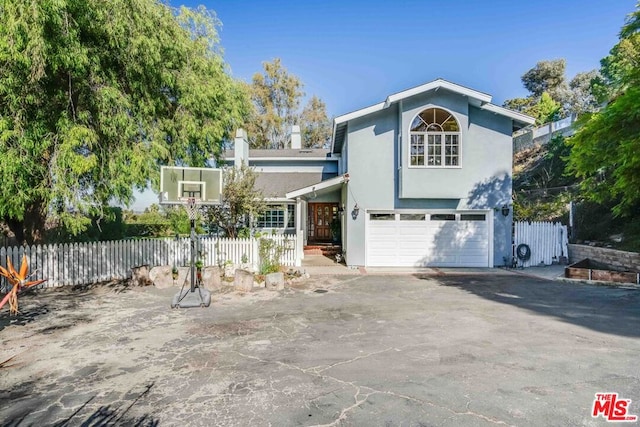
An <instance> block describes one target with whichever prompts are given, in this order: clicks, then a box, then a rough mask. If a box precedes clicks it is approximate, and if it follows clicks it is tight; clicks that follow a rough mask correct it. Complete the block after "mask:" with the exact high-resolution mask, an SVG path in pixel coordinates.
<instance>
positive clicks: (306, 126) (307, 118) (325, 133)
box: [300, 95, 331, 148]
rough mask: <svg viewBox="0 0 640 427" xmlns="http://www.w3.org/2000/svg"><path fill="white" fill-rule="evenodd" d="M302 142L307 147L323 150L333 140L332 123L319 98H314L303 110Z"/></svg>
mask: <svg viewBox="0 0 640 427" xmlns="http://www.w3.org/2000/svg"><path fill="white" fill-rule="evenodd" d="M300 119H301V120H300V122H301V123H302V140H303V141H304V146H305V147H315V148H322V147H323V146H324V145H325V144H326V143H327V142H328V141H329V140H330V139H331V123H330V122H329V119H328V118H327V107H326V105H325V103H324V102H322V100H321V99H320V98H318V97H317V96H315V95H314V96H313V97H312V98H311V99H310V100H309V102H308V103H307V105H306V106H305V107H304V109H303V110H302V115H301V117H300Z"/></svg>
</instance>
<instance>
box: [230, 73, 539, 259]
mask: <svg viewBox="0 0 640 427" xmlns="http://www.w3.org/2000/svg"><path fill="white" fill-rule="evenodd" d="M533 123H534V119H533V118H532V117H529V116H526V115H524V114H521V113H518V112H515V111H511V110H508V109H505V108H502V107H499V106H497V105H494V104H492V103H491V96H490V95H488V94H485V93H482V92H479V91H476V90H473V89H470V88H467V87H464V86H460V85H457V84H455V83H451V82H448V81H446V80H442V79H437V80H434V81H432V82H429V83H426V84H423V85H421V86H418V87H414V88H412V89H408V90H405V91H402V92H399V93H396V94H392V95H389V96H388V97H387V98H386V99H385V100H384V101H382V102H380V103H378V104H375V105H372V106H369V107H366V108H363V109H360V110H357V111H354V112H351V113H348V114H345V115H342V116H339V117H336V118H335V119H334V123H333V135H332V140H331V148H330V149H329V150H304V149H302V148H301V144H300V140H299V132H298V134H296V132H294V133H293V134H292V146H291V148H290V149H288V150H277V151H274V150H248V145H247V144H246V136H245V135H244V134H242V133H240V134H239V135H238V137H237V138H236V147H235V151H234V152H233V153H228V155H227V161H231V158H233V160H234V162H235V163H236V164H239V163H241V162H245V163H248V164H249V165H250V166H254V167H255V168H256V169H257V170H258V171H259V172H260V173H261V178H260V185H261V186H262V188H263V190H264V191H265V194H267V195H268V196H269V195H270V197H271V201H272V202H273V203H274V204H273V209H272V210H271V211H270V212H269V213H268V214H267V215H266V216H265V218H264V219H263V220H262V223H261V224H259V226H262V227H265V228H270V227H273V228H277V229H279V230H281V231H282V232H290V233H294V232H295V233H300V234H301V235H302V238H303V240H304V242H305V244H309V243H319V242H329V241H331V239H332V233H331V229H332V223H334V224H335V225H339V229H340V230H341V233H340V243H341V245H342V251H343V253H344V257H345V260H346V262H347V264H348V265H350V266H442V267H492V266H499V265H504V264H505V263H506V262H507V260H510V259H511V256H512V236H511V234H512V233H511V229H512V208H511V177H512V134H513V132H514V131H515V130H518V129H520V128H522V127H524V126H527V125H530V124H533ZM335 221H337V222H335ZM336 228H338V227H336Z"/></svg>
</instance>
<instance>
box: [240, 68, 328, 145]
mask: <svg viewBox="0 0 640 427" xmlns="http://www.w3.org/2000/svg"><path fill="white" fill-rule="evenodd" d="M262 65H263V68H264V73H263V74H261V73H256V74H254V76H253V81H252V84H251V85H250V86H249V92H250V93H251V100H252V101H253V107H254V108H253V112H252V114H251V116H250V118H249V120H248V122H247V124H246V128H247V132H248V135H249V143H250V144H251V146H252V147H253V148H275V149H278V148H285V147H287V145H288V142H289V137H290V133H291V126H293V125H300V127H301V130H302V134H303V139H304V146H305V147H311V146H322V145H323V144H324V143H325V141H326V140H327V139H328V138H330V137H331V122H330V121H329V119H328V117H327V111H326V106H325V104H324V102H322V100H321V99H320V98H318V97H317V96H315V95H314V96H313V97H312V98H311V99H310V100H309V102H308V103H307V105H306V106H305V107H304V109H303V111H302V113H300V103H301V99H302V97H303V96H304V92H303V91H302V88H303V87H304V85H303V84H302V82H301V81H300V79H299V78H298V77H296V76H295V75H292V74H289V72H288V71H287V69H286V68H284V67H283V66H282V63H281V61H280V59H278V58H276V59H274V60H273V62H265V63H263V64H262Z"/></svg>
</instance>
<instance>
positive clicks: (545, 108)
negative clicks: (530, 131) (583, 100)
mask: <svg viewBox="0 0 640 427" xmlns="http://www.w3.org/2000/svg"><path fill="white" fill-rule="evenodd" d="M561 110H562V106H561V105H560V104H559V103H558V102H556V101H554V100H553V98H551V95H549V94H548V93H547V92H542V95H541V96H540V99H539V100H538V103H537V104H535V105H533V106H532V107H531V108H530V109H529V110H528V112H527V113H528V114H530V115H531V116H533V117H535V118H536V121H537V123H538V124H539V125H541V124H544V123H549V122H553V121H555V120H558V119H560V111H561Z"/></svg>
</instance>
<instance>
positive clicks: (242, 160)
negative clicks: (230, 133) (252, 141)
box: [233, 129, 249, 168]
mask: <svg viewBox="0 0 640 427" xmlns="http://www.w3.org/2000/svg"><path fill="white" fill-rule="evenodd" d="M233 145H234V146H233V149H234V155H235V158H234V165H235V167H237V168H240V166H242V165H243V164H244V165H248V164H249V141H247V131H245V130H244V129H238V130H237V131H236V138H235V140H234V143H233Z"/></svg>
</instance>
